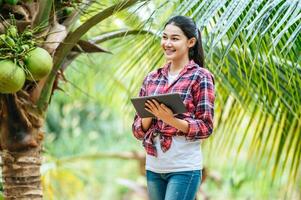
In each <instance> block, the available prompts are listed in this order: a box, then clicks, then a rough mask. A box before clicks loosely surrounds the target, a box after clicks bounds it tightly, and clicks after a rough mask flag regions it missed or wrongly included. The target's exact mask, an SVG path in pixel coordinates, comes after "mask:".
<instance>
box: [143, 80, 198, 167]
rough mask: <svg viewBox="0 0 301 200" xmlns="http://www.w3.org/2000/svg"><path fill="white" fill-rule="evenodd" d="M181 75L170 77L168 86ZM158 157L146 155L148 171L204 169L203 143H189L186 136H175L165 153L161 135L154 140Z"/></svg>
mask: <svg viewBox="0 0 301 200" xmlns="http://www.w3.org/2000/svg"><path fill="white" fill-rule="evenodd" d="M178 75H179V74H174V75H170V74H169V75H168V85H170V84H172V83H173V82H174V81H175V79H176V78H177V77H178ZM154 143H155V146H156V149H157V157H154V156H151V155H148V154H146V165H145V168H146V170H150V171H153V172H156V173H169V172H179V171H190V170H199V169H202V168H203V163H202V161H203V157H202V151H201V141H200V140H196V141H188V140H186V138H185V137H184V136H173V137H172V143H171V147H170V149H169V150H167V151H166V152H163V151H162V149H161V145H160V137H159V135H158V136H156V137H155V138H154Z"/></svg>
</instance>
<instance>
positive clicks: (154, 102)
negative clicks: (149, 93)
mask: <svg viewBox="0 0 301 200" xmlns="http://www.w3.org/2000/svg"><path fill="white" fill-rule="evenodd" d="M152 102H153V104H155V106H156V107H157V108H160V104H159V102H158V101H156V99H152Z"/></svg>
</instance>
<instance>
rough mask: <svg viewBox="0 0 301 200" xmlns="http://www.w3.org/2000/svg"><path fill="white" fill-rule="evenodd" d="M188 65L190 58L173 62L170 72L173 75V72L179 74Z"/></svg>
mask: <svg viewBox="0 0 301 200" xmlns="http://www.w3.org/2000/svg"><path fill="white" fill-rule="evenodd" d="M187 63H189V58H186V59H180V60H172V61H171V65H170V69H169V71H170V72H171V73H173V72H179V71H181V70H182V69H183V68H184V67H185V65H186V64H187Z"/></svg>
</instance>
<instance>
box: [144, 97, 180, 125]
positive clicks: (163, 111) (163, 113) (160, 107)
mask: <svg viewBox="0 0 301 200" xmlns="http://www.w3.org/2000/svg"><path fill="white" fill-rule="evenodd" d="M145 109H146V110H147V111H148V112H150V113H152V114H153V115H155V116H156V117H157V118H159V119H161V120H162V121H164V122H165V123H167V122H169V121H170V120H171V119H172V118H173V117H174V114H173V112H172V110H171V109H169V108H168V107H167V106H165V105H164V104H163V103H161V104H160V103H159V102H158V101H156V100H155V99H152V100H147V101H146V103H145Z"/></svg>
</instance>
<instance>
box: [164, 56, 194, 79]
mask: <svg viewBox="0 0 301 200" xmlns="http://www.w3.org/2000/svg"><path fill="white" fill-rule="evenodd" d="M170 64H171V63H170V62H168V63H166V64H165V65H164V66H163V68H162V71H161V73H162V74H163V75H164V76H166V77H167V76H168V71H169V68H170ZM197 66H198V64H196V63H195V62H194V61H193V60H190V61H189V62H188V63H187V64H186V65H185V66H184V71H187V69H191V68H193V67H197Z"/></svg>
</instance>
